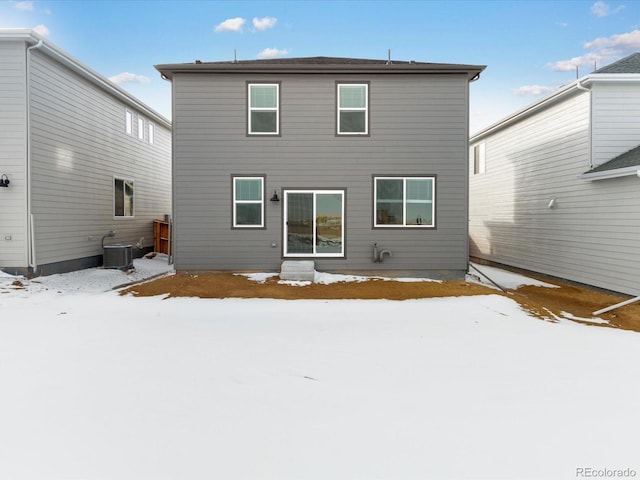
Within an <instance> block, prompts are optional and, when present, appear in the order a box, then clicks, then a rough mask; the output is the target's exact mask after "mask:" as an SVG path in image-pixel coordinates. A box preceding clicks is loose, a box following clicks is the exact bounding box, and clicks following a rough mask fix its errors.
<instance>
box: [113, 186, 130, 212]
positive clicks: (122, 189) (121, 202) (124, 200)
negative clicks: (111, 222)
mask: <svg viewBox="0 0 640 480" xmlns="http://www.w3.org/2000/svg"><path fill="white" fill-rule="evenodd" d="M133 193H134V188H133V180H126V179H124V178H117V177H116V178H114V179H113V216H114V217H133V205H134V197H133Z"/></svg>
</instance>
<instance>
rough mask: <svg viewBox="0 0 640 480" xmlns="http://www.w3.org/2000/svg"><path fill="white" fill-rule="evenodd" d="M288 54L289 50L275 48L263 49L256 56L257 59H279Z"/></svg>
mask: <svg viewBox="0 0 640 480" xmlns="http://www.w3.org/2000/svg"><path fill="white" fill-rule="evenodd" d="M288 54H289V50H287V49H282V50H279V49H277V48H265V49H264V50H262V51H261V52H260V53H259V54H258V58H279V57H284V56H285V55H288Z"/></svg>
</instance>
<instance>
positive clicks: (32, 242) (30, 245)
mask: <svg viewBox="0 0 640 480" xmlns="http://www.w3.org/2000/svg"><path fill="white" fill-rule="evenodd" d="M42 45H43V43H42V40H38V43H36V44H35V45H31V46H30V47H27V55H26V62H27V65H26V70H25V72H26V93H25V99H26V103H27V112H26V113H27V119H26V120H27V122H26V123H27V217H28V225H27V253H28V258H29V267H31V269H32V273H34V274H35V273H36V269H37V268H38V263H37V261H36V239H35V228H34V220H33V213H32V212H31V205H32V199H31V192H32V189H31V176H32V175H31V99H30V92H31V51H32V50H36V49H38V48H40V47H42Z"/></svg>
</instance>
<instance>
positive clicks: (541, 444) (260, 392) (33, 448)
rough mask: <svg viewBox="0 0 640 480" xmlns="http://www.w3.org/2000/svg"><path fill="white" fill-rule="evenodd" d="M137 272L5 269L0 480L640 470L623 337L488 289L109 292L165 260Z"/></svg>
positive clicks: (156, 270) (516, 280) (639, 346)
mask: <svg viewBox="0 0 640 480" xmlns="http://www.w3.org/2000/svg"><path fill="white" fill-rule="evenodd" d="M135 266H136V271H135V272H134V273H131V274H128V275H127V274H125V273H123V272H120V271H118V270H104V269H90V270H86V271H82V272H75V273H71V274H65V275H55V276H51V277H44V278H41V279H36V280H32V281H27V280H25V279H17V278H15V277H10V276H7V275H2V274H0V275H2V276H0V479H1V480H5V479H7V480H9V479H12V480H19V479H117V480H124V479H136V480H140V479H154V480H161V479H180V480H182V479H186V480H191V479H194V480H195V479H218V478H219V479H225V480H226V479H277V480H280V479H296V480H304V479H323V480H326V479H332V480H339V479H348V480H351V479H394V480H403V479H448V478H455V479H462V478H465V479H480V478H482V479H497V478H504V479H520V478H527V479H573V478H586V477H584V475H583V477H581V476H580V472H582V473H583V474H584V472H586V471H587V470H586V469H592V470H591V472H594V471H595V472H598V471H604V470H606V469H608V470H609V471H614V470H618V469H619V470H624V469H630V471H634V472H636V475H635V476H636V477H637V476H640V455H639V454H638V432H640V409H639V406H640V382H639V381H638V379H640V334H638V333H634V332H629V331H621V330H614V329H609V328H598V327H589V326H584V325H579V324H576V323H573V322H570V321H560V322H557V323H551V322H545V321H541V320H538V319H536V318H533V317H531V316H529V315H528V314H527V313H526V312H524V311H522V310H521V309H520V308H519V306H518V305H517V304H516V303H515V302H514V301H512V300H510V299H508V298H505V297H503V296H498V295H487V296H480V297H458V298H436V299H422V300H406V301H387V300H380V301H377V300H369V301H366V300H364V301H363V300H336V301H326V300H296V301H286V300H265V299H262V300H258V299H218V300H217V299H197V298H171V299H162V298H160V297H154V298H134V297H122V296H119V295H118V293H117V292H116V291H113V290H111V288H112V287H114V286H117V285H123V284H126V283H128V282H131V281H137V280H139V279H141V278H146V277H150V276H153V275H156V274H160V273H162V272H165V271H168V270H169V269H170V267H169V266H168V265H167V263H166V257H162V256H159V257H156V258H155V259H153V260H149V259H140V260H136V261H135ZM482 270H483V271H486V272H487V273H488V275H489V276H490V277H491V278H492V279H493V280H494V281H498V282H499V283H501V285H503V286H506V287H512V286H515V285H518V284H525V283H531V282H530V281H529V280H528V279H527V278H526V277H522V276H518V275H513V274H510V273H507V272H502V271H499V270H495V269H492V271H491V273H489V272H490V270H489V269H488V268H486V267H482ZM323 278H324V281H330V278H327V277H326V276H323ZM16 281H20V282H21V283H23V285H24V288H16V287H19V285H12V284H13V283H14V282H16ZM578 469H584V470H582V471H580V470H578ZM600 477H601V478H602V475H601V476H600Z"/></svg>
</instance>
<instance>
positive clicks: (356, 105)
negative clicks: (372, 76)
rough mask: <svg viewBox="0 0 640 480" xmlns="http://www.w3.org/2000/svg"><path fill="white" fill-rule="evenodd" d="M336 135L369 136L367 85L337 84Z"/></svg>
mask: <svg viewBox="0 0 640 480" xmlns="http://www.w3.org/2000/svg"><path fill="white" fill-rule="evenodd" d="M337 85H338V93H337V96H338V102H337V103H338V118H337V123H338V135H368V134H369V111H368V110H369V84H367V83H338V84H337Z"/></svg>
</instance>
